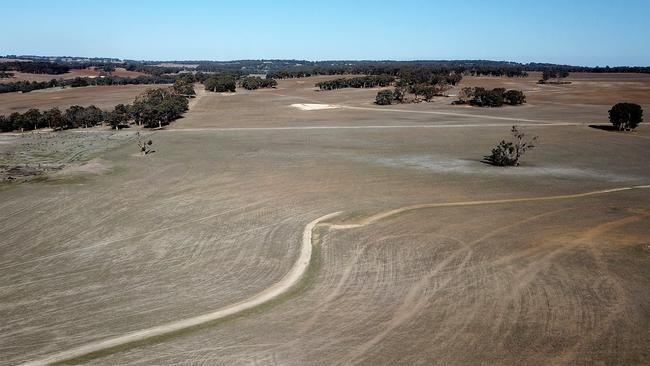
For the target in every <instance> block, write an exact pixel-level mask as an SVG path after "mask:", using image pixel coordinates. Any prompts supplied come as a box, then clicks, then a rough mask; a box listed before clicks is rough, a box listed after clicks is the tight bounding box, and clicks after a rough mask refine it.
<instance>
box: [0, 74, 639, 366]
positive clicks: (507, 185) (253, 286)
mask: <svg viewBox="0 0 650 366" xmlns="http://www.w3.org/2000/svg"><path fill="white" fill-rule="evenodd" d="M322 79H325V77H314V78H304V79H294V80H281V81H279V85H278V88H277V89H268V90H256V91H253V92H247V91H243V90H238V92H237V93H234V94H219V93H210V92H205V91H202V90H198V88H197V92H198V97H197V98H196V99H195V100H193V101H192V106H191V109H190V111H189V112H188V113H187V114H186V115H185V117H184V118H182V119H179V120H177V121H175V122H173V123H172V125H171V126H170V127H168V128H167V129H166V130H161V131H156V132H146V134H147V135H148V138H151V139H152V140H153V143H154V144H153V147H154V150H156V152H155V153H153V154H151V155H148V156H146V157H142V156H140V155H139V154H138V152H137V146H136V145H135V142H133V140H132V138H133V137H132V135H133V131H126V130H125V131H119V132H114V131H113V132H111V131H107V130H105V129H101V128H97V129H89V130H88V131H77V132H74V131H73V132H64V134H63V135H58V137H51V136H50V135H49V134H41V135H38V134H34V135H32V134H27V135H25V137H20V136H15V135H0V157H2V159H4V160H3V161H5V162H19V161H20V159H21V158H25V156H28V157H29V163H30V164H32V165H33V164H37V162H38V154H31V155H30V154H27V153H25V152H23V150H21V148H20V146H23V145H21V144H24V145H25V146H35V147H38V148H40V149H42V150H39V151H44V152H47V151H50V150H48V149H49V148H50V147H48V146H53V147H51V149H54V150H51V151H56V153H57V154H63V155H65V154H64V152H63V151H58V150H56V146H59V145H58V144H61V146H63V145H65V144H64V143H62V142H60V141H61V140H63V139H66V138H67V137H66V136H68V135H65V134H69V135H70V137H69V138H70V139H78V140H79V142H77V141H78V140H71V141H74V144H69V145H74V146H75V148H76V150H75V151H78V153H75V155H74V156H75V158H74V159H72V158H69V159H68V158H66V159H68V160H65V162H66V163H70V165H69V166H67V167H65V168H63V169H62V170H60V171H57V172H56V173H55V174H52V176H51V177H49V178H47V179H39V180H36V181H32V182H27V183H15V182H7V183H2V185H0V213H1V214H0V216H1V217H2V220H0V238H1V239H0V248H1V250H0V319H2V322H1V323H0V330H1V331H0V354H1V355H2V357H1V358H0V364H3V365H5V364H6V365H13V364H20V363H22V362H28V361H33V360H41V359H43V358H46V357H47V356H49V355H52V354H58V353H60V352H65V351H67V350H71V349H75V348H76V347H79V346H83V345H86V344H95V343H96V342H97V341H101V340H105V339H113V338H115V337H120V336H122V335H125V334H129V333H130V332H136V331H141V330H147V329H150V328H154V327H157V326H165V325H166V324H169V323H172V322H175V321H178V320H182V319H186V318H192V317H195V316H200V315H203V314H208V313H211V312H214V311H215V310H219V309H220V308H224V307H228V306H231V305H233V304H237V303H240V302H243V301H246V300H247V299H249V298H251V297H254V296H255V295H256V294H259V293H262V292H263V291H264V290H265V289H267V288H270V287H272V286H274V284H276V283H278V282H279V281H281V280H282V278H283V277H284V276H285V275H286V274H287V273H289V271H290V270H291V268H293V266H294V263H295V262H296V260H297V258H299V254H300V251H301V244H302V243H303V230H304V229H305V226H306V225H307V224H308V223H309V222H311V221H313V220H315V219H317V218H319V217H321V216H323V215H326V214H330V213H333V212H338V211H341V212H342V213H341V214H339V215H338V216H336V217H332V218H329V219H326V220H325V221H324V222H322V223H321V224H320V225H318V226H316V227H315V229H314V230H313V238H312V245H313V252H312V257H311V262H310V264H309V267H308V268H307V271H306V273H305V274H304V275H303V276H302V279H301V280H300V281H299V282H298V283H296V284H295V286H293V287H292V288H291V289H289V291H287V292H284V293H283V294H281V295H280V296H279V297H277V298H276V299H275V300H272V301H271V302H267V303H265V304H263V305H260V306H258V307H256V308H254V309H252V310H249V311H245V312H243V313H239V314H237V315H235V316H231V317H229V318H225V319H220V320H217V321H211V322H207V323H202V324H200V325H198V326H196V327H193V328H191V329H185V330H183V331H178V332H173V333H167V334H165V335H163V336H159V337H156V338H144V339H142V340H140V341H138V342H135V343H129V344H126V345H120V346H118V347H112V348H110V347H109V348H108V349H106V348H105V349H102V350H99V351H97V352H95V353H92V354H90V355H86V356H83V357H81V358H73V359H72V360H69V361H70V362H73V363H74V362H76V363H84V364H97V365H136V364H138V365H141V364H156V365H172V364H188V365H190V364H191V365H230V364H277V365H322V364H364V365H377V364H381V365H397V364H404V365H411V364H421V365H431V364H440V365H468V364H469V365H472V364H505V365H549V364H552V365H562V364H568V365H574V364H579V365H591V364H605V365H613V364H624V365H643V364H648V363H650V353H649V351H648V344H650V332H649V331H648V329H650V305H649V304H650V189H647V188H644V187H646V186H647V185H649V184H650V160H649V159H648V156H650V127H648V126H647V125H644V124H641V126H640V127H639V128H638V129H637V130H636V131H634V132H629V133H618V132H611V131H605V130H602V129H595V128H590V127H589V125H590V124H607V123H608V121H607V110H608V109H609V108H610V107H611V106H612V105H613V104H614V103H616V102H620V101H629V102H636V103H639V104H641V105H642V106H643V107H644V109H646V111H647V110H649V108H650V76H648V75H636V74H634V75H632V74H622V75H620V74H577V73H576V74H572V75H571V77H570V78H569V81H571V82H572V84H569V85H537V84H536V81H537V80H538V79H539V75H531V77H529V78H525V79H509V78H472V77H466V78H464V79H463V81H462V83H461V85H460V86H459V87H463V86H485V87H506V88H515V89H522V90H523V91H524V93H525V94H526V95H527V99H528V104H526V105H523V106H520V107H503V108H494V109H481V108H474V107H465V106H452V105H450V102H451V101H452V100H454V99H455V98H454V97H449V98H443V97H437V98H435V99H434V101H433V102H432V103H420V104H403V105H392V106H385V107H382V106H377V105H374V104H373V103H372V102H373V100H374V97H375V95H376V93H377V90H378V89H370V90H368V89H343V90H338V91H316V90H315V89H314V83H315V82H316V81H318V80H322ZM119 88H123V87H119ZM116 90H121V91H118V92H116ZM125 90H126V89H124V88H123V89H118V87H106V88H100V87H89V88H76V89H71V90H69V91H68V90H62V91H56V92H54V91H52V92H48V91H45V92H40V93H37V92H32V93H29V94H25V96H29V97H30V98H33V99H32V100H31V101H30V103H32V104H30V105H29V106H27V107H38V108H44V107H42V106H45V105H47V106H54V105H57V104H56V103H61V104H60V105H61V106H65V105H71V104H90V103H92V104H96V105H100V106H103V105H107V104H110V103H108V102H107V101H108V100H110V101H111V103H114V102H118V100H119V102H120V103H124V102H128V101H129V99H132V98H133V97H134V96H135V94H137V93H136V92H135V90H133V92H134V94H133V95H130V94H129V95H128V97H127V95H126V94H128V93H130V92H131V90H129V92H127V91H125ZM456 92H457V90H451V91H450V92H449V94H452V95H453V94H456ZM66 93H67V94H66ZM72 93H77V94H72ZM110 93H116V94H119V95H120V97H119V98H117V97H114V96H110V97H109V95H112V94H110ZM53 95H60V96H62V98H60V99H51V96H53ZM122 97H123V98H122ZM17 98H18V96H17V95H15V94H11V95H8V94H5V95H0V106H2V107H1V108H2V109H4V110H5V111H7V110H9V109H11V108H12V107H7V106H11V105H14V106H15V105H21V106H23V107H24V106H25V103H24V102H20V103H18V102H16V99H17ZM120 98H121V99H120ZM80 100H81V101H82V102H80ZM12 103H14V104H12ZM15 103H18V104H15ZM21 103H22V104H21ZM115 104H117V103H115ZM300 104H308V105H321V106H322V105H329V106H330V107H331V108H329V109H315V110H308V109H309V108H302V109H301V106H299V105H300ZM292 105H293V106H292ZM303 107H304V106H303ZM21 108H22V107H21ZM303 109H307V110H303ZM3 113H7V112H3ZM513 124H517V125H519V126H521V129H523V130H524V131H526V132H528V133H530V134H534V135H539V139H540V140H539V144H538V147H537V148H536V149H534V150H532V151H531V152H530V153H529V154H528V155H526V156H525V158H524V161H523V163H522V165H521V166H519V167H516V168H500V167H493V166H490V165H486V164H484V163H482V162H481V159H482V158H483V156H484V155H486V154H487V153H489V151H490V149H491V148H492V147H493V146H494V145H495V144H496V143H498V142H499V141H500V140H501V139H503V138H507V137H508V134H509V129H510V126H511V125H513ZM120 138H121V140H120ZM104 141H112V142H111V145H110V148H109V147H106V148H104V149H99V148H96V146H97V145H98V144H104ZM116 141H118V142H119V143H118V142H116ZM30 144H31V145H30ZM106 144H108V142H106ZM66 146H67V145H66ZM102 146H103V145H102ZM46 155H47V154H46V153H43V156H46ZM57 156H58V155H57ZM12 159H13V160H12ZM619 188H623V189H619ZM627 188H629V189H627ZM410 206H413V207H410ZM404 207H407V209H404V210H400V211H397V212H393V213H392V214H388V213H389V212H390V211H391V210H396V209H400V208H404ZM408 207H410V208H408ZM383 213H387V214H385V215H383ZM375 215H378V216H375Z"/></svg>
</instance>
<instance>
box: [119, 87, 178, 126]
mask: <svg viewBox="0 0 650 366" xmlns="http://www.w3.org/2000/svg"><path fill="white" fill-rule="evenodd" d="M188 104H189V103H188V100H187V98H186V97H185V96H183V95H181V94H178V93H176V92H175V91H174V89H173V88H158V89H151V90H148V91H146V92H144V93H143V94H140V95H139V96H138V97H137V98H136V99H135V101H134V102H133V105H132V106H131V107H130V109H129V111H130V114H131V116H132V117H133V119H134V120H135V123H136V124H138V125H143V126H144V127H148V128H154V127H162V126H164V125H168V124H169V122H171V121H173V120H175V119H177V118H179V117H180V116H181V115H182V114H183V112H185V111H186V110H187V109H188Z"/></svg>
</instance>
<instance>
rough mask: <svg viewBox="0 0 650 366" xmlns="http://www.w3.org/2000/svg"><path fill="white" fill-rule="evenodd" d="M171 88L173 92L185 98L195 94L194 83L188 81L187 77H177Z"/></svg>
mask: <svg viewBox="0 0 650 366" xmlns="http://www.w3.org/2000/svg"><path fill="white" fill-rule="evenodd" d="M172 90H173V91H174V93H176V94H179V95H182V96H184V97H187V98H192V97H194V96H195V95H196V92H195V91H194V85H192V82H191V81H188V80H187V78H178V79H176V81H175V82H174V85H172Z"/></svg>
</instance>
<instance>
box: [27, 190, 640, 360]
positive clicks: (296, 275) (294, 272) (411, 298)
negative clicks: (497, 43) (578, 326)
mask: <svg viewBox="0 0 650 366" xmlns="http://www.w3.org/2000/svg"><path fill="white" fill-rule="evenodd" d="M646 188H650V185H640V186H632V187H620V188H611V189H606V190H599V191H593V192H585V193H578V194H570V195H557V196H544V197H529V198H514V199H500V200H482V201H464V202H448V203H432V204H420V205H413V206H407V207H402V208H398V209H394V210H389V211H386V212H382V213H379V214H376V215H373V216H370V217H368V218H366V219H363V220H361V221H360V222H359V223H353V224H331V223H327V220H330V219H332V218H335V217H336V216H338V215H340V214H341V212H334V213H330V214H327V215H324V216H321V217H319V218H317V219H315V220H313V221H312V222H310V223H309V224H307V226H305V228H304V230H303V234H302V245H301V249H300V254H299V256H298V259H297V261H296V262H295V264H294V265H293V267H292V268H291V270H290V271H289V273H287V274H286V275H285V276H284V277H283V278H282V279H281V280H280V281H279V282H277V283H275V284H274V285H273V286H271V287H269V288H267V289H265V290H264V291H262V292H260V293H258V294H256V295H255V296H253V297H251V298H249V299H247V300H245V301H242V302H239V303H236V304H232V305H229V306H226V307H224V308H221V309H218V310H216V311H213V312H210V313H207V314H203V315H200V316H195V317H192V318H187V319H182V320H178V321H175V322H172V323H167V324H163V325H159V326H155V327H151V328H147V329H143V330H139V331H136V332H131V333H128V334H125V335H122V336H118V337H114V338H109V339H104V340H101V341H97V342H93V343H89V344H86V345H83V346H80V347H76V348H73V349H70V350H65V351H62V352H59V353H55V354H52V355H49V356H47V357H45V358H42V359H39V360H34V361H30V362H27V363H24V364H23V365H25V366H39V365H49V364H54V363H59V362H63V361H68V360H72V359H76V358H79V357H82V356H86V355H89V354H93V353H97V352H99V351H104V350H110V349H113V348H116V347H119V346H125V345H128V344H132V343H136V342H140V341H143V340H147V339H152V338H157V337H160V336H162V335H168V334H174V333H177V332H179V331H181V330H185V329H189V328H193V327H196V326H198V325H202V324H206V323H210V322H214V321H215V320H219V319H223V318H227V317H229V316H232V315H235V314H237V313H240V312H243V311H246V310H249V309H252V308H254V307H256V306H259V305H262V304H264V303H265V302H268V301H270V300H272V299H274V298H277V297H279V296H281V295H282V294H283V293H286V292H287V291H289V289H291V288H292V287H294V286H295V285H296V284H297V283H298V282H299V280H300V278H301V277H302V276H303V274H304V273H305V272H306V271H307V269H308V266H309V263H310V261H311V256H312V235H313V231H314V229H315V228H316V227H317V226H323V227H327V228H330V229H336V230H345V229H357V228H362V227H365V226H367V225H370V224H373V223H375V222H377V221H380V220H383V219H387V218H389V217H391V216H394V215H398V214H402V213H405V212H408V211H414V210H421V209H430V208H443V207H462V206H477V205H494V204H507V203H524V202H539V201H556V200H565V199H576V198H583V197H589V196H596V195H603V194H607V193H617V192H624V191H630V190H639V189H646ZM647 215H650V214H647ZM640 217H641V216H631V217H627V218H625V219H622V220H618V221H614V222H610V223H607V224H606V225H603V226H599V227H597V228H595V229H594V230H592V231H590V232H589V233H588V235H587V236H586V237H585V238H584V239H581V240H580V241H577V243H580V242H582V240H586V239H589V238H593V237H595V236H596V235H601V234H603V233H605V232H606V231H609V230H611V229H612V228H615V227H617V226H620V225H625V224H628V223H629V222H631V221H637V220H639V219H640ZM208 218H210V217H205V218H201V219H197V220H194V221H199V220H204V219H208ZM569 248H570V247H566V246H565V247H564V248H563V250H567V249H569ZM557 254H558V253H554V254H553V256H555V255H557ZM456 256H457V255H456V254H454V255H452V256H449V257H448V258H445V259H444V260H443V261H442V262H441V263H440V264H438V267H439V268H443V267H445V266H447V265H448V264H449V263H450V262H452V261H453V260H455V259H458V258H456ZM467 259H469V257H468V256H466V257H465V259H464V260H463V262H462V263H463V265H462V266H461V268H460V269H462V268H464V265H465V263H466V261H467ZM350 270H351V268H348V269H347V271H348V273H349V271H350ZM437 273H438V271H437V270H435V269H434V270H433V271H431V272H429V273H428V274H427V275H425V276H424V277H422V278H421V279H419V280H418V282H416V284H415V286H414V287H413V288H411V290H410V291H409V292H408V293H407V294H406V297H405V299H404V301H405V302H406V303H408V304H409V305H408V307H409V309H403V310H402V309H397V312H398V313H399V314H400V316H399V317H397V318H394V319H392V320H391V322H390V323H389V326H388V327H387V328H386V329H384V330H383V331H382V332H380V333H379V334H377V335H376V336H375V337H373V338H371V339H370V340H368V341H367V342H365V343H363V344H362V345H360V346H358V347H357V348H356V349H355V351H354V352H353V353H352V355H351V360H350V361H354V359H355V358H357V357H360V356H361V355H363V354H365V353H366V352H367V351H368V350H369V349H371V348H372V347H373V346H374V345H375V344H376V343H378V342H380V341H381V340H382V339H383V338H385V337H386V336H387V335H388V334H389V333H390V332H392V331H393V330H394V328H396V327H397V326H398V325H400V324H402V323H404V322H405V321H406V320H408V319H409V318H411V317H413V316H414V315H415V313H413V311H414V310H413V309H411V308H410V307H411V306H414V307H415V308H416V309H418V308H420V307H422V306H424V305H426V300H427V298H426V297H422V296H419V294H420V293H421V292H422V291H424V286H425V285H426V284H427V283H428V282H430V281H431V279H432V278H433V276H434V275H436V274H437ZM524 283H525V282H524ZM335 295H336V292H335V293H334V295H333V294H330V295H329V296H330V297H332V296H335Z"/></svg>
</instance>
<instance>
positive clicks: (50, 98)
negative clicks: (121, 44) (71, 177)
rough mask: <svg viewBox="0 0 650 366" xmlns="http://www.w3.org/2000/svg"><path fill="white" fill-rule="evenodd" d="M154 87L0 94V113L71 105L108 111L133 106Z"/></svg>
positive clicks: (100, 87)
mask: <svg viewBox="0 0 650 366" xmlns="http://www.w3.org/2000/svg"><path fill="white" fill-rule="evenodd" d="M155 87H156V85H116V86H86V87H80V88H65V89H62V88H49V89H41V90H34V91H32V92H29V93H4V94H0V114H4V115H9V114H11V113H13V112H25V111H26V110H28V109H30V108H38V109H40V110H45V109H50V108H53V107H58V108H59V109H61V110H62V111H64V110H65V109H66V108H68V107H70V106H72V105H75V104H77V105H82V106H89V105H91V104H94V105H95V106H97V107H99V108H102V109H104V110H111V109H113V107H115V105H117V104H120V103H123V104H128V103H132V102H133V100H134V99H135V97H136V96H138V95H139V94H141V93H142V92H144V91H145V90H147V89H151V88H155Z"/></svg>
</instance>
